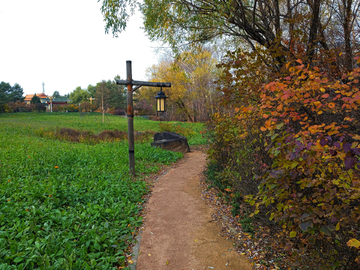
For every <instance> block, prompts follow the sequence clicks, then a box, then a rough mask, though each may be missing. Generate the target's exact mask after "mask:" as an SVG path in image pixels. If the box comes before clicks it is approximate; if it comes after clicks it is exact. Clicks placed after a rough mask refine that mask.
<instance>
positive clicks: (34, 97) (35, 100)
mask: <svg viewBox="0 0 360 270" xmlns="http://www.w3.org/2000/svg"><path fill="white" fill-rule="evenodd" d="M39 103H41V100H40V98H39V97H38V96H37V95H36V94H34V96H33V97H32V99H31V101H30V104H39Z"/></svg>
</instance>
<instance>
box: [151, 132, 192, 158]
mask: <svg viewBox="0 0 360 270" xmlns="http://www.w3.org/2000/svg"><path fill="white" fill-rule="evenodd" d="M151 146H155V147H161V148H163V149H166V150H169V151H173V152H181V153H188V152H190V147H189V144H188V141H187V138H186V137H183V136H181V135H179V134H177V133H174V132H168V131H164V132H161V133H156V134H155V135H154V142H152V143H151Z"/></svg>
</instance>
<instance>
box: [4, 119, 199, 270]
mask: <svg viewBox="0 0 360 270" xmlns="http://www.w3.org/2000/svg"><path fill="white" fill-rule="evenodd" d="M107 118H108V119H106V122H105V123H104V124H103V123H101V116H100V115H99V114H89V115H87V114H85V115H83V116H80V114H78V113H67V114H66V113H53V114H50V113H42V114H41V113H39V114H36V113H17V114H0V270H2V269H116V267H118V266H125V263H124V262H125V261H126V257H125V253H126V252H127V251H128V250H127V249H128V247H129V244H130V243H131V242H133V241H134V240H133V234H134V231H135V229H136V228H137V227H139V226H140V225H141V223H142V218H141V216H139V211H140V210H141V204H142V202H143V197H144V195H145V194H146V193H147V192H148V187H147V185H146V183H145V182H144V181H142V180H143V179H144V177H145V176H146V175H148V174H150V173H155V172H157V171H158V170H159V169H160V167H161V166H162V165H163V164H170V163H172V162H175V161H176V160H177V159H179V158H181V157H182V154H180V153H173V152H169V151H165V150H162V149H155V148H152V147H151V146H150V141H148V142H145V143H137V142H136V143H135V160H136V173H137V175H138V177H137V178H136V179H135V180H134V179H131V177H129V174H128V146H127V141H116V142H101V143H97V144H94V145H90V144H87V143H72V142H68V141H64V140H62V141H61V140H57V139H52V138H47V137H41V136H39V134H40V133H39V132H38V131H39V130H47V131H51V130H54V131H55V130H56V128H62V127H66V128H73V129H77V130H83V131H84V130H88V131H91V132H93V133H94V134H96V133H99V132H101V131H103V130H114V129H117V130H126V129H127V119H126V118H123V117H119V116H112V115H108V116H107ZM167 124H168V123H167ZM171 125H176V126H177V127H179V125H180V127H181V129H179V130H184V131H186V132H188V134H190V135H191V136H190V138H189V143H190V144H193V145H194V144H201V143H205V141H204V139H203V138H202V136H201V134H199V131H202V130H204V126H203V125H202V124H189V123H171ZM134 127H135V131H146V130H151V131H159V124H158V123H157V122H153V121H149V120H146V119H142V118H135V122H134Z"/></svg>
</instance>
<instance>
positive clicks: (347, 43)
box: [343, 0, 353, 71]
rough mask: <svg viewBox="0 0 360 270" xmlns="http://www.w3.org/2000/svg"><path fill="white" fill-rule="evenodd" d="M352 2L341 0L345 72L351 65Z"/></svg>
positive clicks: (350, 68) (351, 0)
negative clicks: (343, 17) (343, 18)
mask: <svg viewBox="0 0 360 270" xmlns="http://www.w3.org/2000/svg"><path fill="white" fill-rule="evenodd" d="M352 2H353V0H343V4H344V12H345V21H344V36H345V68H346V70H347V71H351V70H352V68H353V64H352V61H353V60H352V50H351V40H350V39H351V26H350V21H351V6H352Z"/></svg>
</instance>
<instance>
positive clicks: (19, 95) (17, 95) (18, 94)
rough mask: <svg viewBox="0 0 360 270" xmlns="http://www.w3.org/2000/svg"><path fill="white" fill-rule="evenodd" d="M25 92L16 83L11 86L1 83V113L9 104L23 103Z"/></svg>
mask: <svg viewBox="0 0 360 270" xmlns="http://www.w3.org/2000/svg"><path fill="white" fill-rule="evenodd" d="M23 95H24V91H23V89H22V87H21V86H20V85H19V84H17V83H15V84H14V86H11V85H10V84H9V83H6V82H1V83H0V111H3V110H4V106H5V104H6V103H9V102H16V101H23V100H24V97H23Z"/></svg>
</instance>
